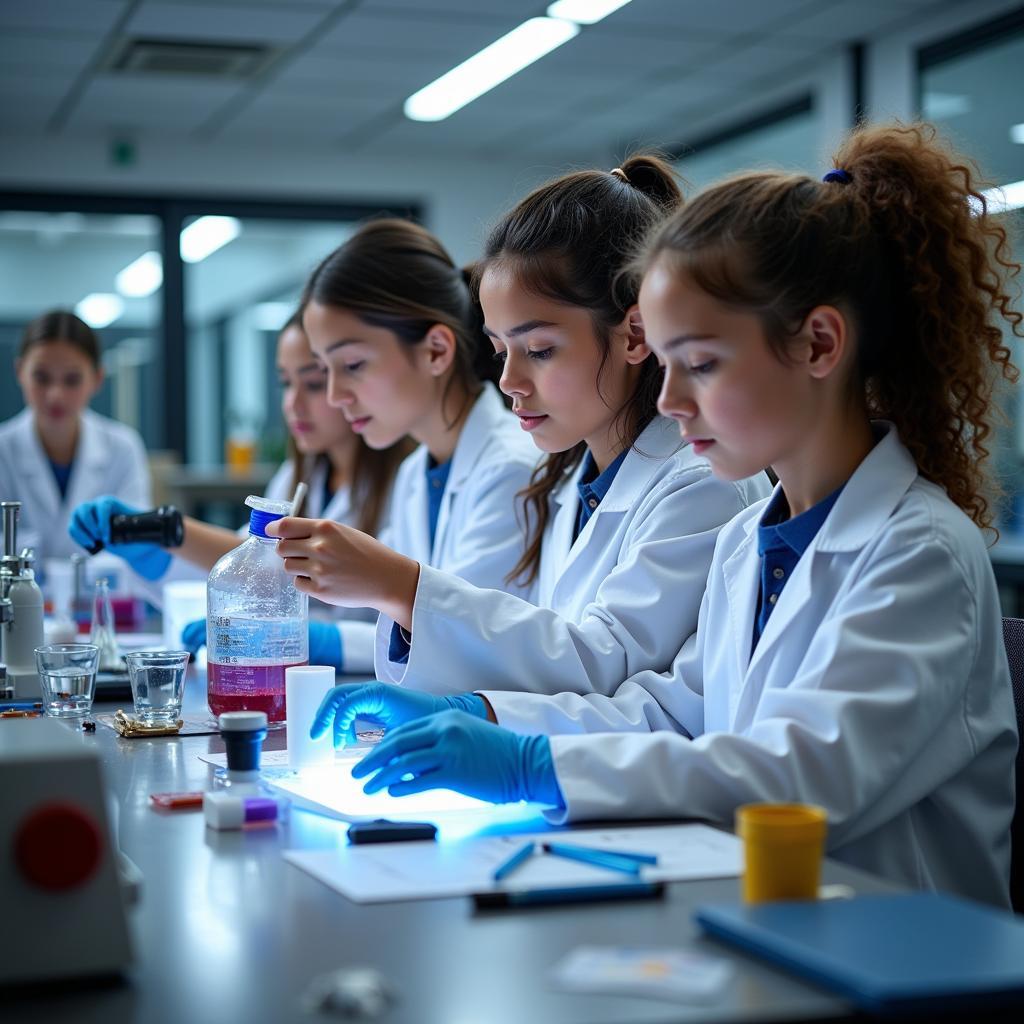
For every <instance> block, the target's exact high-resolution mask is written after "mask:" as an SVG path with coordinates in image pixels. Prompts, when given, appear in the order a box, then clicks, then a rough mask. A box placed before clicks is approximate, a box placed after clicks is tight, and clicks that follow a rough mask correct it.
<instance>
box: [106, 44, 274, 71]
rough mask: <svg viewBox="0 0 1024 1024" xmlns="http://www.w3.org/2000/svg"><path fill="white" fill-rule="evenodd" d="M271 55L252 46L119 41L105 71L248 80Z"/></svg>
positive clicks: (263, 47) (272, 51) (254, 45)
mask: <svg viewBox="0 0 1024 1024" xmlns="http://www.w3.org/2000/svg"><path fill="white" fill-rule="evenodd" d="M273 55H274V50H273V49H272V48H271V47H269V46H262V45H259V44H252V43H195V42H191V41H184V40H176V39H123V40H121V42H120V43H119V44H118V45H117V46H116V47H115V49H114V51H113V52H112V53H111V55H110V58H109V59H108V60H106V61H104V67H105V68H106V70H108V71H114V72H119V71H123V72H128V73H130V74H136V75H202V76H203V77H207V78H251V77H252V76H253V75H256V74H258V73H259V72H260V71H261V70H262V69H263V68H264V67H265V66H266V64H267V62H268V61H269V60H270V58H271V57H272V56H273Z"/></svg>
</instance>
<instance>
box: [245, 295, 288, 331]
mask: <svg viewBox="0 0 1024 1024" xmlns="http://www.w3.org/2000/svg"><path fill="white" fill-rule="evenodd" d="M295 306H296V303H294V302H259V303H257V304H256V305H255V306H253V307H252V316H253V323H255V325H256V329H257V330H260V331H275V332H276V331H279V330H281V328H282V327H284V325H285V324H286V323H287V322H288V318H289V317H290V316H291V315H292V313H294V312H295Z"/></svg>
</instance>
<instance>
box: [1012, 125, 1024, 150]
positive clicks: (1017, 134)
mask: <svg viewBox="0 0 1024 1024" xmlns="http://www.w3.org/2000/svg"><path fill="white" fill-rule="evenodd" d="M1010 141H1011V142H1016V143H1017V144H1018V145H1019V146H1024V121H1022V122H1021V123H1020V124H1015V125H1011V126H1010Z"/></svg>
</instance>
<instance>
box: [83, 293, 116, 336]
mask: <svg viewBox="0 0 1024 1024" xmlns="http://www.w3.org/2000/svg"><path fill="white" fill-rule="evenodd" d="M75 312H76V313H77V314H78V315H79V316H80V317H81V318H82V319H83V320H84V321H85V322H86V323H87V324H88V325H89V326H90V327H95V328H97V329H99V328H100V327H106V326H108V325H109V324H112V323H113V322H114V321H115V320H116V319H117V318H118V317H119V316H120V315H121V314H122V313H123V312H124V299H122V298H121V296H120V295H114V294H113V293H112V292H93V293H92V294H91V295H86V297H85V298H84V299H82V301H81V302H80V303H79V304H78V305H77V306H75Z"/></svg>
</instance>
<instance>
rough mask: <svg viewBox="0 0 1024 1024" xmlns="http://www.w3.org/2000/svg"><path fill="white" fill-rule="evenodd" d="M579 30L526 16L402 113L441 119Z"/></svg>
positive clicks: (414, 118)
mask: <svg viewBox="0 0 1024 1024" xmlns="http://www.w3.org/2000/svg"><path fill="white" fill-rule="evenodd" d="M579 30H580V28H579V25H577V24H575V23H574V22H571V21H563V20H561V19H560V18H530V19H529V21H524V22H523V23H522V24H521V25H519V26H518V27H517V28H514V29H512V31H511V32H509V33H508V34H507V35H504V36H502V37H501V38H500V39H498V40H495V42H493V43H491V45H490V46H486V47H484V49H482V50H481V51H480V52H479V53H475V54H473V56H472V57H470V58H469V59H468V60H464V61H463V62H462V63H461V64H459V65H458V66H457V67H454V68H452V69H451V71H448V72H445V74H443V75H442V76H441V77H440V78H438V79H435V80H434V81H433V82H431V83H430V85H426V86H424V87H423V88H422V89H420V90H419V91H418V92H414V93H413V94H412V95H411V96H410V97H409V98H408V99H407V100H406V101H405V106H404V107H403V109H404V111H405V116H406V117H408V118H409V119H410V120H412V121H443V120H444V119H445V118H446V117H450V116H451V115H452V114H454V113H455V111H456V110H460V109H461V108H462V107H464V106H465V105H466V104H467V103H472V102H473V100H475V99H477V97H479V96H482V95H483V94H484V93H485V92H489V91H490V90H491V89H493V88H494V87H495V86H496V85H500V84H501V83H502V82H504V81H505V80H506V79H507V78H511V77H512V76H513V75H514V74H516V73H517V72H519V71H522V70H523V68H525V67H529V66H530V65H531V64H532V63H533V62H534V61H537V60H540V58H541V57H543V56H544V55H545V54H548V53H550V52H551V51H552V50H554V49H556V48H557V47H559V46H561V45H562V43H567V42H568V41H569V40H570V39H572V38H573V36H575V35H576V34H577V33H578V32H579ZM182 237H184V236H182Z"/></svg>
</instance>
